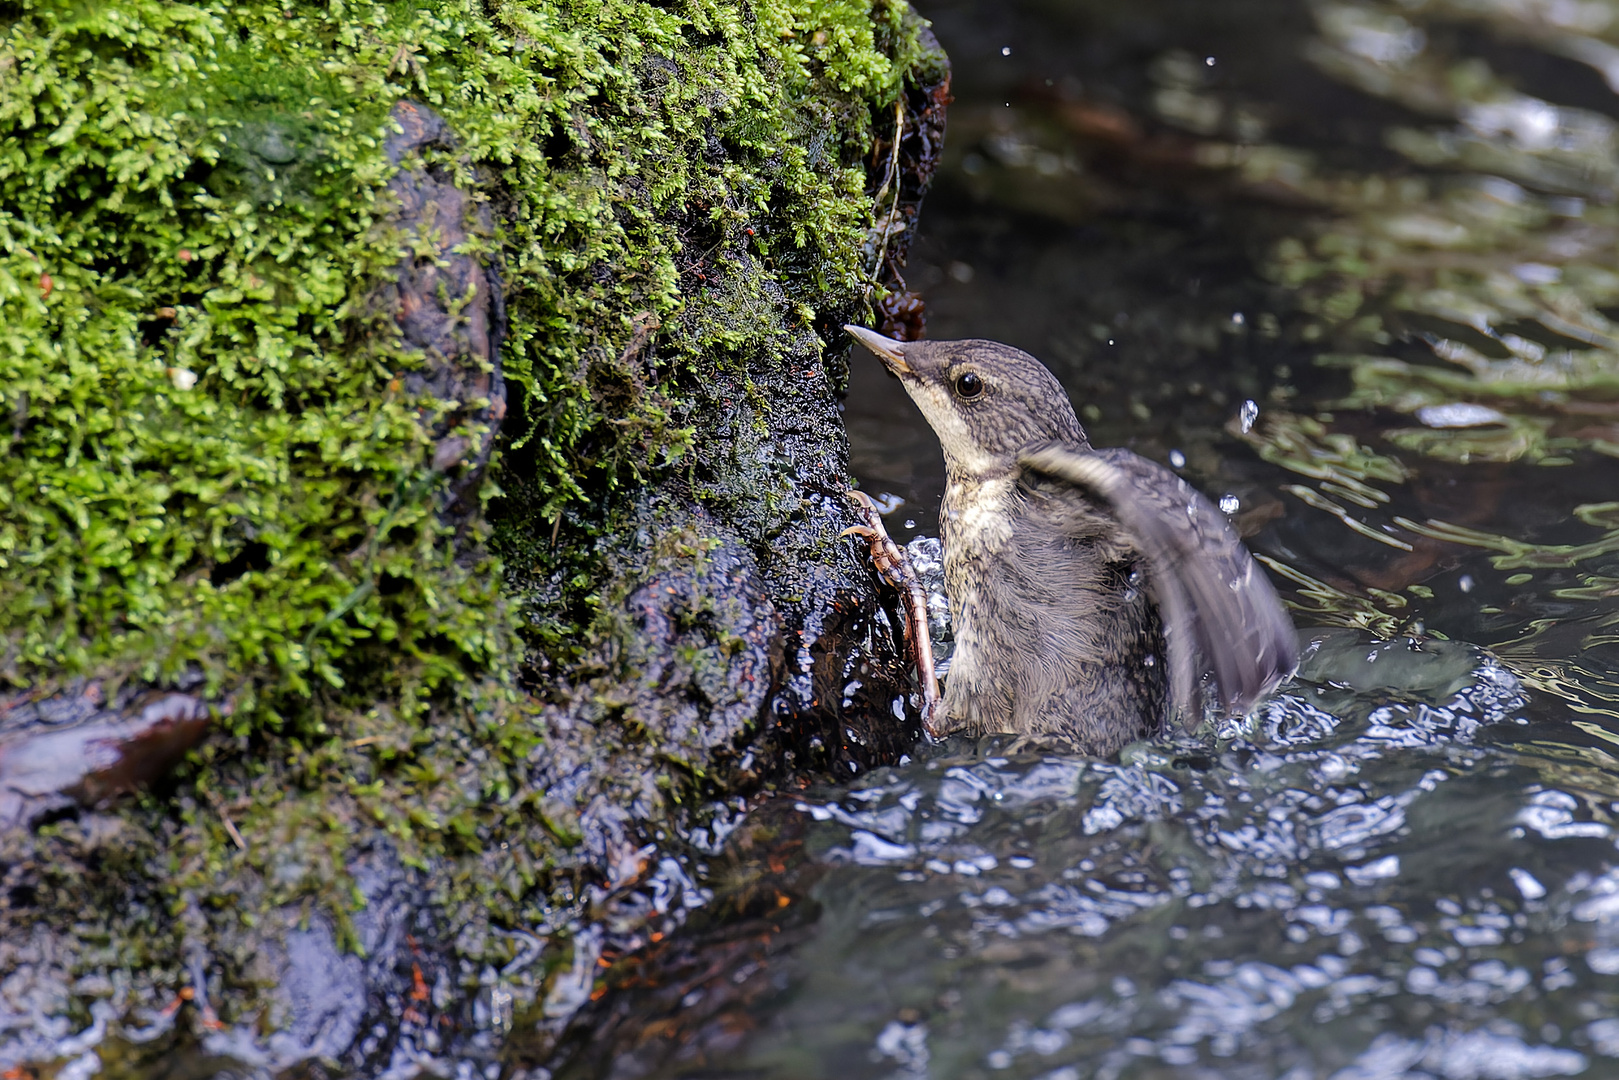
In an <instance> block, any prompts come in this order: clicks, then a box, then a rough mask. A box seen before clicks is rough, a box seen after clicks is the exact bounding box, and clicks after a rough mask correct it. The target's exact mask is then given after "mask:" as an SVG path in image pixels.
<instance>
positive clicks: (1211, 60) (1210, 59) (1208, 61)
mask: <svg viewBox="0 0 1619 1080" xmlns="http://www.w3.org/2000/svg"><path fill="white" fill-rule="evenodd" d="M1203 62H1204V63H1205V64H1207V65H1208V66H1209V67H1213V66H1214V57H1212V56H1205V57H1204V58H1203Z"/></svg>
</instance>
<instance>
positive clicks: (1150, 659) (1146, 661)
mask: <svg viewBox="0 0 1619 1080" xmlns="http://www.w3.org/2000/svg"><path fill="white" fill-rule="evenodd" d="M1141 666H1142V667H1157V666H1158V658H1157V657H1156V656H1154V655H1152V653H1148V654H1147V655H1146V656H1143V657H1142V658H1141Z"/></svg>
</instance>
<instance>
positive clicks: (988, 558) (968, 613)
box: [939, 474, 1018, 727]
mask: <svg viewBox="0 0 1619 1080" xmlns="http://www.w3.org/2000/svg"><path fill="white" fill-rule="evenodd" d="M1017 499H1018V490H1017V477H1016V475H1015V474H1013V475H1009V476H1005V477H996V478H993V479H988V480H979V479H974V478H967V479H962V478H956V477H952V478H951V479H950V483H949V485H948V486H947V487H946V488H945V493H944V502H943V504H942V505H941V506H940V514H939V518H940V533H941V534H942V539H943V541H944V586H945V592H946V593H947V594H948V596H949V598H950V625H951V630H952V633H953V634H954V636H955V641H956V647H955V652H954V654H953V655H952V657H951V660H950V677H949V681H948V683H947V690H946V700H945V720H944V722H945V724H946V725H949V726H951V727H962V726H970V725H973V722H974V720H975V717H974V716H971V715H965V714H963V710H964V709H966V708H967V707H968V706H969V705H971V704H973V703H981V702H983V701H984V697H985V695H993V694H994V693H995V692H996V688H995V687H994V686H993V684H992V682H991V681H990V680H991V678H992V673H991V671H990V670H989V668H988V666H986V665H985V664H984V663H983V650H984V648H985V646H986V644H987V642H986V641H985V640H984V638H983V633H982V627H981V626H980V620H979V618H978V612H977V610H976V609H977V607H978V600H979V595H978V589H979V585H980V583H981V582H982V581H983V580H984V574H985V570H986V567H987V566H988V565H990V564H993V563H994V562H995V561H996V559H997V558H998V557H999V556H1000V554H1001V553H1002V552H1003V551H1004V550H1005V549H1006V547H1007V546H1008V545H1009V544H1010V543H1011V540H1012V512H1013V510H1014V509H1015V503H1016V500H1017Z"/></svg>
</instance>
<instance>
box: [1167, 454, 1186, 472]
mask: <svg viewBox="0 0 1619 1080" xmlns="http://www.w3.org/2000/svg"><path fill="white" fill-rule="evenodd" d="M1169 463H1170V465H1172V466H1174V467H1175V468H1177V469H1184V468H1186V455H1185V454H1183V453H1181V452H1180V451H1179V450H1171V451H1170V452H1169Z"/></svg>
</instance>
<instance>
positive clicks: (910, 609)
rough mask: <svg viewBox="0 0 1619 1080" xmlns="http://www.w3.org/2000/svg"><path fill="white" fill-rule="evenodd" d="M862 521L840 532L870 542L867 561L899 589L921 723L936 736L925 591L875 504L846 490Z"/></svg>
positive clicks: (936, 692)
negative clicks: (885, 526) (919, 700)
mask: <svg viewBox="0 0 1619 1080" xmlns="http://www.w3.org/2000/svg"><path fill="white" fill-rule="evenodd" d="M849 498H850V500H851V501H852V502H853V503H854V504H855V509H856V511H857V512H858V513H859V514H860V517H861V520H863V521H864V522H865V524H864V525H853V526H850V527H849V528H847V529H844V530H843V532H842V533H840V534H839V535H840V536H858V537H860V538H861V539H863V540H865V541H866V543H868V544H869V545H871V562H872V566H874V567H875V568H876V570H877V574H878V576H879V577H881V578H882V579H883V580H884V581H886V582H887V583H888V584H889V585H891V586H893V588H894V590H895V591H896V592H898V593H899V596H900V601H901V602H902V603H903V604H904V606H905V643H906V645H907V646H908V647H909V648H910V650H911V659H912V661H913V662H914V663H915V664H916V681H917V684H918V687H919V689H920V690H921V694H922V727H923V729H924V730H925V731H926V732H927V733H928V735H929V736H930V737H932V738H935V739H937V738H939V732H938V730H937V729H936V728H935V727H934V726H933V718H934V716H935V714H937V712H938V709H939V679H938V677H937V676H936V675H934V673H933V639H932V638H931V637H929V636H928V595H927V592H926V590H924V589H923V588H922V582H921V581H919V580H918V579H917V576H916V571H914V570H912V569H911V562H910V560H909V559H907V558H906V557H905V552H904V551H902V550H900V547H899V545H898V544H896V543H894V541H893V539H892V538H891V537H890V536H889V535H888V530H887V529H885V528H884V527H883V515H882V514H881V513H880V512H879V511H878V509H877V504H876V503H874V502H872V501H871V498H870V497H869V496H868V495H866V493H865V492H863V491H851V492H849Z"/></svg>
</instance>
